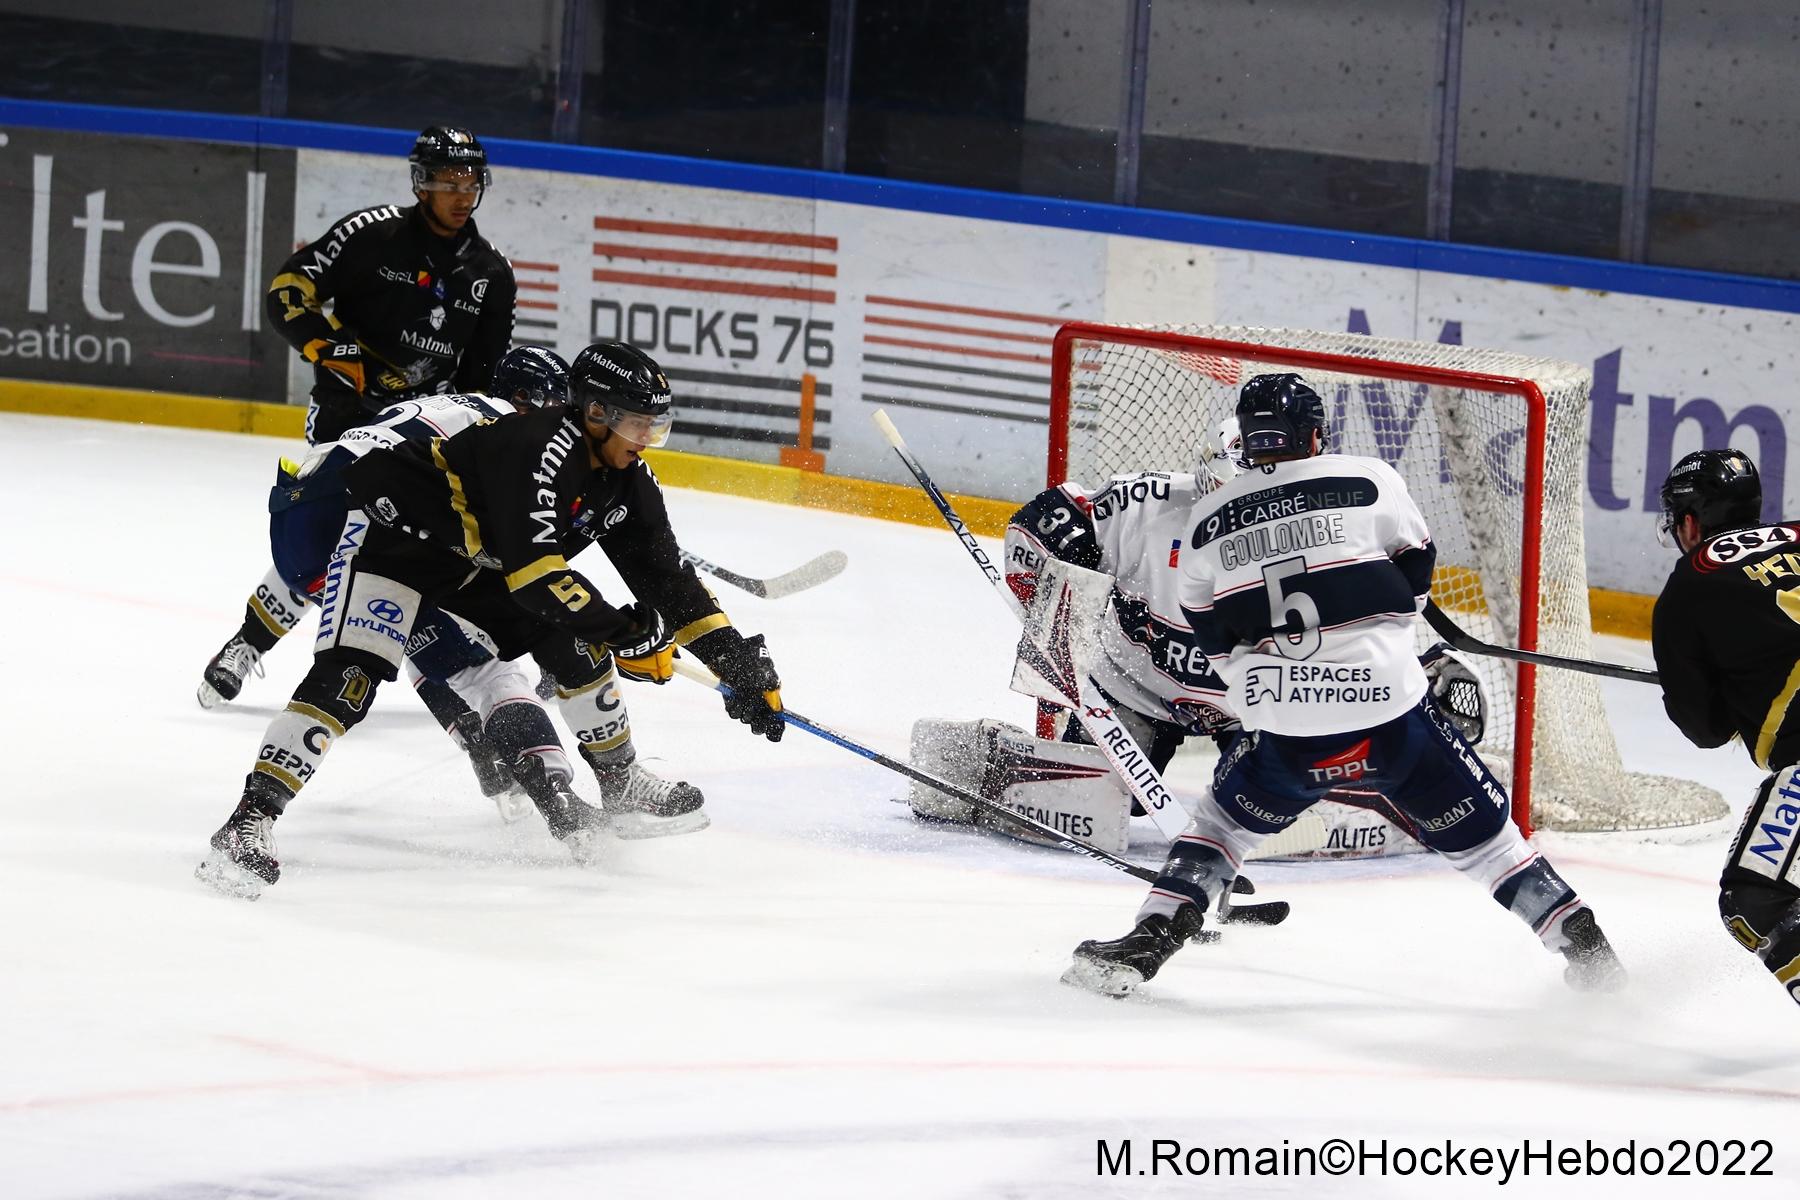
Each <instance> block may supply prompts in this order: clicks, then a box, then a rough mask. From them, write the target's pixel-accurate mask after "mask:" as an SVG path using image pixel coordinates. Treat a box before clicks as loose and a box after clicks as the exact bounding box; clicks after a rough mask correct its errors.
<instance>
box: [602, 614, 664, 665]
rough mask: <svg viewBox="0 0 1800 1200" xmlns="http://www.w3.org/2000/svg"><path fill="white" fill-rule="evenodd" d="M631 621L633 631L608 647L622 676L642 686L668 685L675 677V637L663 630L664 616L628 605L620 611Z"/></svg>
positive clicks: (622, 635)
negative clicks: (644, 684) (647, 684)
mask: <svg viewBox="0 0 1800 1200" xmlns="http://www.w3.org/2000/svg"><path fill="white" fill-rule="evenodd" d="M619 612H620V613H622V614H623V615H624V616H626V617H629V618H630V619H631V626H632V627H631V629H630V630H629V631H628V632H626V633H622V634H620V635H619V640H617V641H615V642H612V643H610V644H609V648H610V649H611V650H612V655H613V663H614V664H615V665H616V666H617V667H618V668H619V674H621V675H623V676H624V677H625V678H627V679H635V680H637V681H638V682H639V683H667V682H669V680H671V679H673V678H674V677H675V636H674V635H673V634H671V633H670V632H669V631H668V628H667V627H666V626H664V624H663V619H662V614H661V613H659V612H657V611H656V610H655V609H654V608H651V607H649V606H648V605H645V604H627V605H626V606H625V607H624V608H622V609H620V610H619Z"/></svg>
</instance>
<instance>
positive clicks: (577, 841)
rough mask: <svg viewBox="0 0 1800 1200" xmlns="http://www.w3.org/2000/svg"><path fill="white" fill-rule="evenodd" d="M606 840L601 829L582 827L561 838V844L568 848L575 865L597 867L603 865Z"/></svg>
mask: <svg viewBox="0 0 1800 1200" xmlns="http://www.w3.org/2000/svg"><path fill="white" fill-rule="evenodd" d="M607 841H608V838H607V836H606V834H605V833H603V832H602V831H600V830H598V829H584V830H581V831H580V832H578V833H571V834H570V835H569V836H568V837H566V838H564V839H562V844H563V845H565V846H567V847H568V848H569V857H570V858H573V859H574V860H575V865H576V866H578V867H598V866H603V865H605V860H606V844H607Z"/></svg>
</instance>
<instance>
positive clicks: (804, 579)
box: [681, 550, 850, 600]
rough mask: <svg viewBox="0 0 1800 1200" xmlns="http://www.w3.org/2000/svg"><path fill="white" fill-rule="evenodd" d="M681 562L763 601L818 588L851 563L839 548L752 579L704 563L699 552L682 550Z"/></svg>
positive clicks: (716, 565) (712, 564) (715, 564)
mask: <svg viewBox="0 0 1800 1200" xmlns="http://www.w3.org/2000/svg"><path fill="white" fill-rule="evenodd" d="M681 561H682V562H684V563H689V564H691V565H693V566H694V567H696V568H698V569H699V570H702V571H705V572H706V573H707V574H708V575H712V576H715V577H717V578H719V579H723V580H724V581H725V582H726V583H729V584H730V585H731V586H732V587H737V588H742V589H744V590H745V591H746V592H749V593H750V594H751V595H752V596H761V597H763V598H764V599H766V600H779V599H781V598H782V597H783V596H791V595H793V594H794V593H795V592H804V591H805V590H806V589H807V588H810V587H817V586H819V585H820V584H821V583H824V582H825V581H826V580H827V579H833V578H835V577H836V576H837V575H839V574H840V573H841V572H842V571H843V569H844V567H845V566H846V565H848V563H849V562H850V559H849V557H848V556H847V555H846V554H845V553H844V552H843V551H842V550H827V551H826V552H825V553H823V554H821V555H819V557H817V558H815V559H813V560H812V561H810V562H804V563H801V564H800V565H799V566H797V567H795V568H794V569H793V570H791V571H789V572H787V573H786V574H783V575H775V576H772V577H771V578H768V579H755V578H752V577H751V576H749V575H739V574H738V573H737V572H736V571H727V570H726V569H725V568H724V567H721V566H719V565H718V564H717V563H710V562H707V561H706V560H705V559H704V558H701V557H700V556H699V555H698V554H691V553H689V552H688V551H686V550H683V551H682V552H681Z"/></svg>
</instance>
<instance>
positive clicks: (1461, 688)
mask: <svg viewBox="0 0 1800 1200" xmlns="http://www.w3.org/2000/svg"><path fill="white" fill-rule="evenodd" d="M1419 665H1420V666H1421V667H1424V668H1425V678H1426V680H1427V681H1428V682H1429V683H1430V685H1431V702H1432V703H1433V704H1435V705H1437V709H1438V711H1439V712H1441V713H1443V714H1444V716H1445V717H1446V718H1447V719H1448V720H1449V722H1450V723H1451V724H1452V725H1454V726H1456V732H1458V733H1460V734H1462V736H1463V741H1465V742H1467V743H1469V745H1471V746H1479V745H1480V744H1481V739H1482V736H1483V735H1484V734H1486V733H1487V700H1486V699H1485V698H1484V697H1483V696H1482V694H1481V680H1480V679H1478V678H1477V677H1476V675H1475V672H1474V671H1471V670H1470V669H1469V666H1468V664H1467V663H1465V662H1463V661H1462V660H1461V659H1460V658H1457V657H1456V656H1455V655H1454V654H1453V653H1452V652H1451V650H1450V647H1448V646H1446V645H1444V643H1442V642H1438V643H1436V644H1435V645H1432V646H1430V647H1428V648H1427V649H1426V651H1425V653H1423V654H1421V655H1419Z"/></svg>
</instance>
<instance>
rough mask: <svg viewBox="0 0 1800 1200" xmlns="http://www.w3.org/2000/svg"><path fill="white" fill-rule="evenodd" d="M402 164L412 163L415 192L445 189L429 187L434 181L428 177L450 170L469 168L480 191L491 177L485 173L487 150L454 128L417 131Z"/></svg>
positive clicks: (461, 130) (475, 140)
mask: <svg viewBox="0 0 1800 1200" xmlns="http://www.w3.org/2000/svg"><path fill="white" fill-rule="evenodd" d="M406 161H407V162H409V163H411V164H412V185H413V191H415V192H429V191H443V190H446V186H447V185H444V184H441V183H439V184H438V186H436V187H433V186H432V185H433V184H434V183H436V182H437V181H435V180H433V178H432V176H433V175H434V174H436V173H437V172H438V171H443V170H446V169H449V168H452V167H467V168H469V169H470V170H471V171H472V172H473V173H474V182H475V183H476V185H478V186H479V187H480V188H481V190H482V191H486V190H487V186H488V184H490V183H492V182H493V175H492V174H491V173H490V172H489V171H488V160H487V151H486V150H484V149H482V148H481V142H480V141H479V140H477V139H476V137H475V135H474V134H472V133H470V132H469V131H468V130H466V129H459V128H457V127H456V126H454V125H433V126H431V127H430V128H429V129H423V130H421V131H420V132H419V136H418V137H417V138H416V139H415V140H414V141H413V148H412V153H411V154H409V155H408V156H407V159H406ZM448 186H454V185H448Z"/></svg>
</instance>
